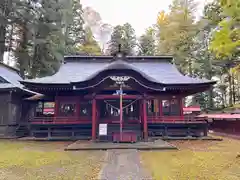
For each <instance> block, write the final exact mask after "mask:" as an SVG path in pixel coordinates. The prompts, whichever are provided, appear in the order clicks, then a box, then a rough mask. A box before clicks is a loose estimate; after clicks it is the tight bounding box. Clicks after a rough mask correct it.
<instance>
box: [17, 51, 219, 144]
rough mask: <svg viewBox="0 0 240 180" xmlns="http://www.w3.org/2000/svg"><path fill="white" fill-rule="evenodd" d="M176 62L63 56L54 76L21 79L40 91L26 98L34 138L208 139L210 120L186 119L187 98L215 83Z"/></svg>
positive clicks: (153, 58) (159, 58) (119, 56)
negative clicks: (187, 72)
mask: <svg viewBox="0 0 240 180" xmlns="http://www.w3.org/2000/svg"><path fill="white" fill-rule="evenodd" d="M173 61H174V59H173V57H171V56H124V54H122V53H120V52H119V53H117V54H116V55H115V56H78V55H76V56H65V59H64V63H62V65H61V67H60V69H59V71H58V72H57V73H56V74H54V75H52V76H48V77H43V78H36V79H27V80H21V81H20V82H21V84H22V85H24V86H25V88H27V89H28V90H30V91H33V92H37V93H38V94H37V95H34V96H32V97H30V98H27V99H25V101H26V102H27V103H29V104H33V105H34V106H32V108H33V109H34V110H33V113H32V114H31V116H29V119H28V125H29V127H30V128H29V129H30V134H31V136H34V137H36V138H50V139H51V138H52V139H55V138H70V139H91V140H93V141H98V140H102V141H103V140H104V141H114V142H135V141H140V140H148V139H149V138H150V137H155V136H175V137H181V136H195V137H199V136H206V135H207V130H208V123H207V121H206V120H205V119H204V118H199V117H191V118H189V117H185V116H184V113H183V107H184V102H183V100H184V98H185V97H187V96H189V95H193V94H195V93H199V92H203V91H206V90H208V89H209V88H210V87H211V86H212V85H213V84H214V83H215V82H213V81H209V80H203V79H198V78H192V77H189V76H186V75H183V74H181V73H180V72H179V71H178V69H177V68H176V66H175V65H174V62H173ZM39 94H41V95H39ZM25 111H26V109H25ZM27 111H30V110H29V109H27Z"/></svg>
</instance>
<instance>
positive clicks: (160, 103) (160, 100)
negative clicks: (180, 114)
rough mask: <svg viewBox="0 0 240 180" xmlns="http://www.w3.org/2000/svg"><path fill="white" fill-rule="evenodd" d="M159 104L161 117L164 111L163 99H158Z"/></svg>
mask: <svg viewBox="0 0 240 180" xmlns="http://www.w3.org/2000/svg"><path fill="white" fill-rule="evenodd" d="M158 102H159V117H162V116H163V109H162V99H158Z"/></svg>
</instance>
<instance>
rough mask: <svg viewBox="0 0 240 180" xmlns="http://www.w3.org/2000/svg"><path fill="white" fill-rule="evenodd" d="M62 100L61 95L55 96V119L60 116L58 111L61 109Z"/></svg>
mask: <svg viewBox="0 0 240 180" xmlns="http://www.w3.org/2000/svg"><path fill="white" fill-rule="evenodd" d="M59 106H60V101H59V96H57V95H56V96H55V106H54V117H55V118H54V119H56V118H57V117H58V111H59Z"/></svg>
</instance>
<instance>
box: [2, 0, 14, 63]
mask: <svg viewBox="0 0 240 180" xmlns="http://www.w3.org/2000/svg"><path fill="white" fill-rule="evenodd" d="M12 1H13V0H1V1H0V62H3V55H4V52H5V50H6V36H7V27H8V25H9V18H10V13H11V10H12V3H13V2H12Z"/></svg>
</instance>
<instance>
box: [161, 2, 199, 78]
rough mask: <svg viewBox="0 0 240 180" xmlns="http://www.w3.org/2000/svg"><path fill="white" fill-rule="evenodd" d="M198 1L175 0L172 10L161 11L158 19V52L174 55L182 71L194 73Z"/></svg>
mask: <svg viewBox="0 0 240 180" xmlns="http://www.w3.org/2000/svg"><path fill="white" fill-rule="evenodd" d="M196 6H197V5H196V3H195V2H194V1H193V0H185V1H183V0H174V1H173V2H172V4H171V6H170V12H169V13H165V12H161V13H160V14H159V16H158V21H157V25H156V26H157V37H158V46H157V53H158V54H164V55H173V56H174V57H175V64H176V65H177V66H178V67H179V69H180V70H181V71H182V72H185V73H188V74H189V75H192V59H191V52H192V49H191V47H192V44H193V37H194V36H195V35H196V31H197V26H196V24H195V23H194V21H195V16H194V13H195V11H196V9H195V8H196Z"/></svg>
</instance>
